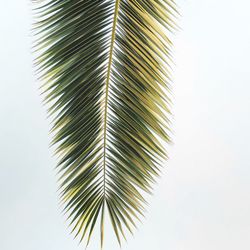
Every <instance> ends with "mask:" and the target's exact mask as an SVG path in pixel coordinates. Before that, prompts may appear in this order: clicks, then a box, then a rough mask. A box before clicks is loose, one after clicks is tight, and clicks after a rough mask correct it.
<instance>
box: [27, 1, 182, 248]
mask: <svg viewBox="0 0 250 250" xmlns="http://www.w3.org/2000/svg"><path fill="white" fill-rule="evenodd" d="M32 2H33V7H34V9H33V13H34V16H35V24H34V33H35V38H36V40H35V44H34V47H35V50H36V52H35V53H36V55H37V57H36V60H35V64H36V67H37V74H38V76H39V78H40V79H41V81H42V82H43V85H42V87H41V89H42V92H43V94H44V96H45V102H46V103H47V105H48V112H49V115H50V116H51V117H52V118H53V127H52V133H53V135H54V138H53V141H52V144H54V145H56V153H57V154H58V156H59V161H58V166H57V167H58V175H59V185H60V197H61V199H62V201H63V204H64V211H65V213H66V214H67V216H68V220H69V222H70V225H71V227H72V232H73V233H74V234H75V236H77V237H78V238H79V239H80V240H81V241H82V240H86V243H87V244H88V243H89V240H90V238H91V235H92V233H93V231H94V229H95V228H96V227H97V226H98V227H99V230H100V236H101V237H100V239H101V240H100V242H101V246H103V240H104V228H105V227H104V224H105V221H106V218H107V219H109V220H110V222H111V224H112V226H113V229H114V233H115V235H116V237H117V239H118V241H119V243H120V244H121V242H122V238H125V235H126V234H127V233H128V232H131V233H132V232H133V229H134V227H135V225H136V221H137V220H138V219H139V218H140V216H141V215H143V212H144V205H145V202H146V201H145V198H144V194H145V192H148V193H150V192H151V191H152V184H153V183H154V182H155V178H156V177H157V176H158V175H159V174H160V168H161V165H162V164H163V162H165V160H166V159H167V155H166V149H165V147H164V143H166V142H167V143H169V142H170V138H169V133H170V131H169V123H170V122H169V115H170V111H169V110H170V102H171V101H170V97H169V84H170V83H171V75H170V74H171V68H170V66H169V65H171V47H172V43H171V41H170V34H171V32H172V31H173V30H174V29H175V28H176V25H175V19H176V16H177V15H178V12H177V10H176V5H175V3H174V1H172V0H40V1H39V0H36V1H35V0H33V1H32Z"/></svg>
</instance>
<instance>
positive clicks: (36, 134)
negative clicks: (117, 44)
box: [0, 0, 250, 250]
mask: <svg viewBox="0 0 250 250" xmlns="http://www.w3.org/2000/svg"><path fill="white" fill-rule="evenodd" d="M2 2H3V3H2V8H1V9H0V55H1V56H0V70H1V84H0V114H1V124H0V152H1V158H0V166H1V171H0V176H1V181H0V198H1V204H0V205H1V206H0V249H1V250H16V249H18V250H44V249H53V250H57V249H58V250H59V249H60V250H76V249H83V248H84V246H80V247H78V243H77V241H74V240H73V239H72V236H69V231H67V229H66V224H65V223H64V219H63V217H62V216H61V215H60V213H59V211H60V210H59V208H58V206H57V195H56V184H55V176H54V172H53V167H54V166H55V164H56V162H55V159H54V158H52V152H51V151H50V150H49V149H48V144H49V137H48V130H49V123H48V121H47V120H46V112H45V108H44V107H42V106H41V98H40V97H39V95H38V90H37V89H38V83H37V82H36V81H35V78H34V76H33V72H32V63H31V60H32V57H31V55H30V45H31V36H30V32H29V29H30V23H31V15H30V1H28V0H12V1H3V0H2ZM178 3H179V5H180V7H181V12H182V15H183V16H182V18H181V21H180V26H181V27H182V31H180V32H179V33H178V34H177V37H176V39H175V45H176V46H175V61H176V69H175V80H174V85H173V95H174V108H173V112H174V114H175V119H174V123H173V130H174V134H175V136H174V143H175V145H174V146H172V147H171V149H170V150H169V153H170V161H169V162H168V166H167V167H166V171H165V172H164V175H163V177H162V178H161V180H160V181H159V184H158V185H157V186H156V188H155V195H154V196H153V197H152V198H150V206H149V207H148V209H147V210H148V213H147V214H146V219H145V220H144V221H143V224H142V225H139V229H138V231H137V232H135V237H131V238H129V239H128V243H126V244H125V245H124V247H123V249H125V250H138V249H143V250H152V249H156V250H168V249H169V250H211V249H213V250H224V249H225V250H235V249H241V250H248V249H250V199H249V198H250V163H249V156H250V146H249V141H250V131H249V128H250V75H249V73H250V72H249V60H250V29H249V24H250V15H249V10H250V2H249V1H247V0H238V1H232V0H220V1H218V0H196V1H195V0H179V1H178ZM106 234H108V235H107V239H108V240H107V243H106V248H105V249H109V250H116V249H119V247H118V246H117V244H116V242H114V241H113V238H114V237H113V235H110V234H109V229H108V232H107V233H106ZM95 249H99V241H98V239H97V241H96V242H95V241H94V242H92V244H91V245H90V247H89V250H95Z"/></svg>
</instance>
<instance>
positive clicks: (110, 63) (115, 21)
mask: <svg viewBox="0 0 250 250" xmlns="http://www.w3.org/2000/svg"><path fill="white" fill-rule="evenodd" d="M119 4H120V0H116V2H115V10H114V21H113V27H112V34H111V44H110V52H109V60H108V70H107V79H106V89H105V105H104V134H103V148H104V149H103V150H104V151H103V189H104V199H105V194H106V155H107V151H106V148H107V122H108V98H109V84H110V76H111V70H112V59H113V50H114V44H115V35H116V26H117V19H118V12H119Z"/></svg>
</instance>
